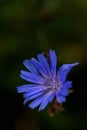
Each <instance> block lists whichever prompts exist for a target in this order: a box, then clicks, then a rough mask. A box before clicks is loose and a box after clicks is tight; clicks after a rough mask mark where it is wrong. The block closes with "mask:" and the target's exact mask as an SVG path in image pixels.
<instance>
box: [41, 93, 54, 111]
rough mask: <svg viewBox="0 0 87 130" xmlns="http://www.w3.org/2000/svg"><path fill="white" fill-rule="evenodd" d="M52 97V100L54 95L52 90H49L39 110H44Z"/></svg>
mask: <svg viewBox="0 0 87 130" xmlns="http://www.w3.org/2000/svg"><path fill="white" fill-rule="evenodd" d="M50 99H51V100H52V99H53V96H52V93H51V92H49V93H48V94H47V95H45V97H44V100H43V101H42V103H41V105H40V107H39V111H41V110H43V109H44V108H45V107H46V106H47V104H48V103H49V101H51V100H50Z"/></svg>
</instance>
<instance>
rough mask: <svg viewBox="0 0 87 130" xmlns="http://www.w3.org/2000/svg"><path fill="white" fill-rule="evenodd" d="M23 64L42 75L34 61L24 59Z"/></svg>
mask: <svg viewBox="0 0 87 130" xmlns="http://www.w3.org/2000/svg"><path fill="white" fill-rule="evenodd" d="M23 64H24V65H25V67H26V68H27V69H28V70H29V71H30V72H32V73H34V74H36V75H38V76H40V74H39V72H38V71H37V69H36V68H35V66H34V65H33V63H32V62H31V61H30V60H24V61H23Z"/></svg>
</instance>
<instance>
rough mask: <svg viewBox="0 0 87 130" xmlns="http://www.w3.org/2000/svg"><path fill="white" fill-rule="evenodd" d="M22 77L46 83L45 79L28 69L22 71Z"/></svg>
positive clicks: (34, 81)
mask: <svg viewBox="0 0 87 130" xmlns="http://www.w3.org/2000/svg"><path fill="white" fill-rule="evenodd" d="M20 77H21V78H23V79H24V80H26V81H29V82H32V83H38V84H44V82H45V81H44V79H43V78H41V77H39V76H37V75H35V74H33V73H30V72H27V71H21V74H20Z"/></svg>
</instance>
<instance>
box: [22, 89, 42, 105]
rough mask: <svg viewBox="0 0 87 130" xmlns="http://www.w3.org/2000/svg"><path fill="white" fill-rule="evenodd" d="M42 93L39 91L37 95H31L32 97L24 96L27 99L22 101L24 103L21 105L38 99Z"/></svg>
mask: <svg viewBox="0 0 87 130" xmlns="http://www.w3.org/2000/svg"><path fill="white" fill-rule="evenodd" d="M43 93H44V92H43V91H40V92H37V93H32V95H31V94H30V95H28V94H27V95H26V96H27V97H26V98H25V100H24V103H23V104H26V103H27V102H28V101H29V100H32V99H34V98H38V97H39V96H41V95H43Z"/></svg>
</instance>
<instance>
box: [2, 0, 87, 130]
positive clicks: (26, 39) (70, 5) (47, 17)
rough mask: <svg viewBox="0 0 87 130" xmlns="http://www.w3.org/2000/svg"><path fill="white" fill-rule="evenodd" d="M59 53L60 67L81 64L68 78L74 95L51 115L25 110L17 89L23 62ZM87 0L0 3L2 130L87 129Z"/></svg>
mask: <svg viewBox="0 0 87 130" xmlns="http://www.w3.org/2000/svg"><path fill="white" fill-rule="evenodd" d="M50 48H52V49H54V50H55V51H56V53H57V56H58V59H59V64H64V63H73V62H76V61H78V62H80V65H79V66H78V67H75V68H73V69H72V71H71V73H70V74H69V75H68V78H69V80H73V89H74V93H72V94H71V95H70V96H68V97H67V102H66V103H65V104H64V107H65V110H64V112H60V113H58V114H56V115H55V116H54V117H53V118H51V117H49V115H48V110H47V109H45V110H44V111H42V112H38V111H37V109H35V110H31V109H30V108H28V107H27V105H25V106H23V105H22V103H23V96H22V95H21V94H17V92H16V86H19V85H21V84H23V83H26V82H25V81H23V80H22V79H20V78H19V73H20V70H21V69H24V66H23V64H22V61H23V60H24V59H27V58H29V59H30V58H31V57H36V55H37V54H38V53H40V52H42V51H44V52H48V51H49V49H50ZM86 77H87V1H86V0H0V100H1V101H0V119H1V121H0V127H1V128H0V130H49V129H52V130H53V129H54V130H60V129H61V130H68V129H69V130H73V129H75V128H76V129H82V130H83V129H84V130H86V129H87V83H86V81H87V78H86Z"/></svg>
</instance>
